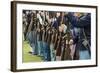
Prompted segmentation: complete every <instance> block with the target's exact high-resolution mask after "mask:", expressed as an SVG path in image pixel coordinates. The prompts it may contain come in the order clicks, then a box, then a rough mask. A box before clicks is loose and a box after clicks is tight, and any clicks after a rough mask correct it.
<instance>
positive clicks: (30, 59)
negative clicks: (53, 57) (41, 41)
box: [23, 41, 42, 62]
mask: <svg viewBox="0 0 100 73" xmlns="http://www.w3.org/2000/svg"><path fill="white" fill-rule="evenodd" d="M29 51H31V47H30V45H29V43H28V41H23V62H41V61H42V59H41V57H39V56H36V55H32V54H29V53H28V52H29Z"/></svg>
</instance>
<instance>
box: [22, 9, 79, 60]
mask: <svg viewBox="0 0 100 73" xmlns="http://www.w3.org/2000/svg"><path fill="white" fill-rule="evenodd" d="M23 26H24V28H23V30H24V40H28V41H29V44H30V46H31V47H32V52H31V54H33V55H39V56H40V57H41V58H42V59H43V60H44V61H60V60H73V59H79V52H76V50H75V46H76V44H75V43H74V41H73V36H72V35H73V34H72V32H71V30H70V23H69V21H68V20H67V19H66V13H64V12H58V13H57V12H54V11H51V12H50V11H32V10H23Z"/></svg>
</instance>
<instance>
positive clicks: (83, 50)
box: [68, 13, 91, 59]
mask: <svg viewBox="0 0 100 73" xmlns="http://www.w3.org/2000/svg"><path fill="white" fill-rule="evenodd" d="M68 19H69V21H70V22H71V24H72V26H73V27H75V28H80V34H79V36H78V38H76V39H75V40H74V42H76V43H77V44H76V50H77V51H79V59H90V58H91V50H90V46H91V42H90V40H91V14H90V13H84V14H83V16H81V17H78V16H77V14H74V13H68ZM76 40H77V41H76Z"/></svg>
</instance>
